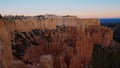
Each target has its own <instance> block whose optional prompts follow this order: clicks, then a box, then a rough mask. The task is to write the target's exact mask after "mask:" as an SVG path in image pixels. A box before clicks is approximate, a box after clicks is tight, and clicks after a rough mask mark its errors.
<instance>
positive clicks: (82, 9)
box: [0, 0, 120, 18]
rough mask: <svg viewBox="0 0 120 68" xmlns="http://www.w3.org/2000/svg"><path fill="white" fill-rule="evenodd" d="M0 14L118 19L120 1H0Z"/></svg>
mask: <svg viewBox="0 0 120 68" xmlns="http://www.w3.org/2000/svg"><path fill="white" fill-rule="evenodd" d="M0 14H1V15H29V16H34V15H40V14H57V15H76V16H78V17H81V18H120V0H0Z"/></svg>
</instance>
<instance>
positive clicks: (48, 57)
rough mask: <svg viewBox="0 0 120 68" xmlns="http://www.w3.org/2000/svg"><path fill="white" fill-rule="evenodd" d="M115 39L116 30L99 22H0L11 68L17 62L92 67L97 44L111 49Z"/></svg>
mask: <svg viewBox="0 0 120 68" xmlns="http://www.w3.org/2000/svg"><path fill="white" fill-rule="evenodd" d="M112 38H113V30H112V29H110V28H107V27H103V26H100V22H99V20H98V19H80V18H77V17H76V16H56V15H44V16H43V15H38V16H33V17H25V16H13V17H12V16H8V17H4V18H2V19H0V41H1V42H2V43H1V45H0V46H2V47H3V49H6V51H3V55H2V56H3V57H4V64H6V65H5V66H6V67H7V68H8V66H9V65H10V64H12V62H13V60H14V61H18V60H20V61H22V62H23V64H25V65H26V66H27V67H29V68H30V67H31V68H32V67H33V68H39V67H40V68H85V67H89V66H90V61H91V60H92V54H93V48H94V44H99V45H101V47H103V48H107V47H110V45H111V42H112V40H113V39H112ZM0 57H1V56H0ZM7 61H9V62H7ZM15 65H17V64H15ZM12 66H14V65H12ZM17 66H19V64H18V65H17Z"/></svg>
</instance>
